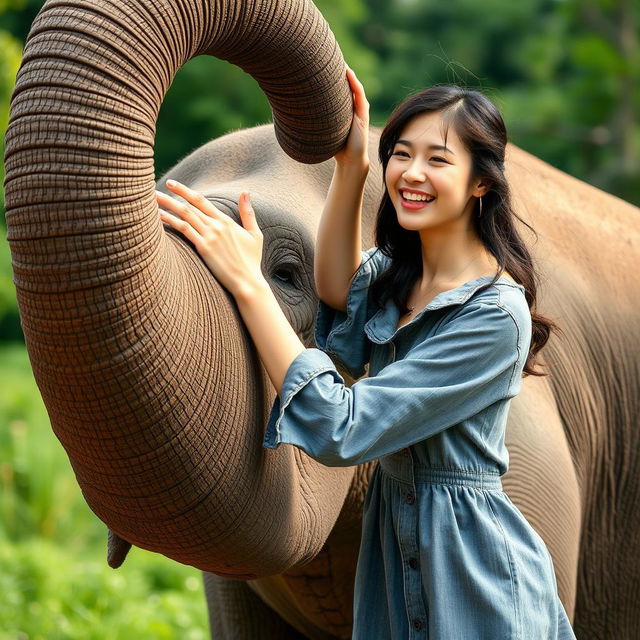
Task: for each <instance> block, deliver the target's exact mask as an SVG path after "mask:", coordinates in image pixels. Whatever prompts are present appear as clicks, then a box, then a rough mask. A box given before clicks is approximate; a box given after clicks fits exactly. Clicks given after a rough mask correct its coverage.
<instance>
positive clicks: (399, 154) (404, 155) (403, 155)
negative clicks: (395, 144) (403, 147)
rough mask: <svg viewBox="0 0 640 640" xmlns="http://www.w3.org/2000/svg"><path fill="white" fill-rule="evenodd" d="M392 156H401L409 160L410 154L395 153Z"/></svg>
mask: <svg viewBox="0 0 640 640" xmlns="http://www.w3.org/2000/svg"><path fill="white" fill-rule="evenodd" d="M391 155H393V156H400V157H403V158H408V157H409V154H408V153H407V152H406V151H394V152H393V153H392V154H391Z"/></svg>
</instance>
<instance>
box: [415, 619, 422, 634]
mask: <svg viewBox="0 0 640 640" xmlns="http://www.w3.org/2000/svg"><path fill="white" fill-rule="evenodd" d="M413 628H414V629H417V630H418V631H420V629H422V622H421V621H420V620H418V619H417V618H416V619H415V620H414V621H413Z"/></svg>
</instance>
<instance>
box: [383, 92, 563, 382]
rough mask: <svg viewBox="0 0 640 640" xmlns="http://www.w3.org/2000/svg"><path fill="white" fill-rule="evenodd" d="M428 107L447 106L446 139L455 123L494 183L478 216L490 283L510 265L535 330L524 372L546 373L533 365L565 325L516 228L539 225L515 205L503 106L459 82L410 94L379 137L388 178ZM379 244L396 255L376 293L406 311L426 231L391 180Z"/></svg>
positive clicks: (477, 169) (475, 172)
mask: <svg viewBox="0 0 640 640" xmlns="http://www.w3.org/2000/svg"><path fill="white" fill-rule="evenodd" d="M429 112H440V113H441V115H442V119H443V122H444V125H445V130H444V139H445V145H446V140H447V133H448V131H449V127H450V126H453V128H454V130H455V132H456V133H457V135H458V137H459V138H460V141H461V142H462V143H463V145H464V146H465V148H466V149H467V150H468V151H469V153H470V154H471V158H472V166H471V178H472V179H482V180H483V181H484V182H485V183H486V184H488V185H490V187H489V190H488V191H487V192H486V194H485V195H483V196H482V215H481V216H479V215H478V207H476V210H475V211H474V214H473V225H474V229H475V231H476V233H477V235H478V237H479V238H480V240H481V241H482V243H483V245H484V246H485V248H486V249H487V250H488V251H490V252H491V254H492V255H493V256H494V257H495V258H496V260H497V262H498V264H499V267H500V268H499V270H498V272H497V273H496V275H495V277H494V278H493V279H492V280H491V282H490V283H489V285H490V284H493V283H494V282H495V281H496V280H497V279H498V278H500V276H501V275H502V273H503V272H504V271H505V270H506V271H508V272H509V273H510V274H511V275H512V276H513V278H514V279H515V280H516V282H518V283H520V284H521V285H522V286H523V287H524V289H525V297H526V300H527V304H528V305H529V310H530V312H531V319H532V336H531V347H530V349H529V355H528V357H527V361H526V363H525V366H524V371H523V375H525V376H526V375H529V374H531V375H536V376H546V375H548V374H547V373H545V372H543V371H537V370H535V369H534V366H536V365H537V364H542V366H544V363H538V362H537V360H536V354H537V353H538V351H540V349H541V348H542V347H543V346H544V345H545V344H546V342H547V340H548V339H549V336H550V333H551V331H552V330H556V331H559V327H558V326H557V325H556V324H555V323H554V322H552V321H551V320H549V319H548V318H545V317H544V316H542V315H540V314H539V313H536V311H535V303H536V290H537V286H536V281H537V280H538V279H539V276H538V274H537V271H536V269H535V267H534V264H533V260H532V259H531V255H530V254H529V251H528V250H527V248H526V246H525V244H524V242H523V241H522V239H521V238H520V235H519V234H518V232H517V230H516V228H515V225H514V218H517V219H518V220H520V222H522V223H523V224H524V225H526V226H527V227H528V228H529V229H531V231H533V233H534V234H535V230H534V229H533V228H532V227H531V226H530V225H528V224H527V223H526V222H525V221H524V220H522V218H520V217H519V216H517V215H516V213H515V212H514V210H513V207H512V204H511V194H510V191H509V185H508V183H507V179H506V177H505V174H504V157H505V147H506V144H507V131H506V127H505V125H504V122H503V120H502V116H501V115H500V111H499V110H498V108H497V107H496V106H495V105H494V104H493V102H491V100H489V98H487V97H486V96H485V95H484V94H483V93H480V92H479V91H475V90H472V89H467V88H464V87H460V86H458V85H436V86H433V87H429V88H428V89H424V90H422V91H420V92H418V93H415V94H413V95H410V96H409V97H408V98H406V99H405V100H404V101H403V102H402V103H401V104H400V105H399V106H398V107H396V109H395V110H394V111H393V113H392V114H391V116H390V118H389V120H388V122H387V124H386V126H385V128H384V130H383V132H382V135H381V137H380V144H379V148H378V154H379V157H380V162H381V163H382V167H383V176H384V175H385V174H386V171H387V165H388V163H389V159H390V157H391V154H392V152H393V148H394V146H395V143H396V141H397V140H398V138H399V137H400V134H401V133H402V131H403V129H404V128H405V126H406V125H407V124H408V123H409V121H410V120H411V119H412V118H414V117H415V116H418V115H421V114H423V113H429ZM383 179H384V178H383ZM536 235H537V234H536ZM376 245H377V246H378V248H379V249H380V250H381V251H382V252H383V253H384V254H385V255H387V256H389V257H390V258H391V265H390V267H389V268H388V269H386V270H385V271H383V272H382V274H381V275H380V276H379V277H378V278H377V279H376V280H375V282H374V283H373V284H372V285H371V294H372V299H373V300H374V301H375V302H376V304H378V305H379V306H381V307H382V306H383V305H384V303H385V302H386V300H388V299H389V297H391V299H392V300H393V301H394V302H395V304H396V305H397V306H398V308H399V309H400V312H401V313H407V312H408V311H409V309H408V307H407V301H408V298H409V294H410V292H411V289H412V287H413V285H414V283H415V282H416V280H417V278H418V277H420V276H421V274H422V251H421V243H420V235H419V233H418V232H417V231H413V230H407V229H404V228H402V227H401V226H400V224H399V223H398V218H397V214H396V211H395V208H394V206H393V204H392V202H391V199H390V197H389V193H388V191H387V189H386V185H385V189H384V195H383V196H382V201H381V202H380V207H379V208H378V215H377V221H376ZM489 285H487V286H489Z"/></svg>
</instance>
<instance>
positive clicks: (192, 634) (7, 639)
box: [0, 539, 209, 640]
mask: <svg viewBox="0 0 640 640" xmlns="http://www.w3.org/2000/svg"><path fill="white" fill-rule="evenodd" d="M160 565H161V567H160ZM0 567H2V571H0V593H2V598H0V640H16V639H19V638H24V639H25V640H26V639H27V638H29V639H31V640H45V639H46V640H128V639H129V638H136V640H164V639H166V640H173V639H174V638H180V639H181V640H182V639H185V640H205V639H206V638H208V637H209V632H208V624H207V620H206V611H205V600H204V593H203V592H204V589H203V585H202V580H201V577H200V576H199V575H198V573H197V572H195V571H194V570H193V569H190V568H189V567H185V566H183V565H179V564H177V563H171V562H169V561H165V562H158V559H157V558H156V557H154V556H153V555H152V554H149V553H145V552H142V551H140V550H135V551H133V552H132V553H131V554H130V557H129V559H128V560H127V564H125V565H124V566H123V567H122V568H121V569H118V570H116V571H114V570H113V569H110V568H109V567H108V566H107V565H106V563H105V562H104V561H101V560H99V559H97V558H96V556H95V555H94V554H91V555H89V554H87V553H86V552H85V553H84V554H78V552H77V551H72V552H70V551H68V550H67V549H65V548H63V547H61V546H59V545H54V544H52V543H51V542H50V541H48V540H46V539H40V540H27V541H24V542H19V543H14V544H9V543H7V542H3V541H0ZM160 568H161V571H160V570H159V569H160ZM158 577H160V579H157V578H158Z"/></svg>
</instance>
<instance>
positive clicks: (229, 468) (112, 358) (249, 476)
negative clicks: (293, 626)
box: [5, 0, 351, 578]
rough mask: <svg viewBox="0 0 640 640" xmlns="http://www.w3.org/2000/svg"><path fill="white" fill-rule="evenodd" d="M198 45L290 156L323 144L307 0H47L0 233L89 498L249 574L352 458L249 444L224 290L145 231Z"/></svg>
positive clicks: (279, 548)
mask: <svg viewBox="0 0 640 640" xmlns="http://www.w3.org/2000/svg"><path fill="white" fill-rule="evenodd" d="M202 53H208V54H214V55H216V56H219V57H223V58H226V59H227V60H229V61H231V62H233V63H235V64H238V65H239V66H241V67H242V68H243V69H245V70H246V71H248V72H249V73H251V74H252V75H254V77H255V78H256V80H257V81H258V82H259V84H260V86H261V87H262V88H263V89H264V91H265V92H266V94H267V97H268V98H269V99H270V102H271V104H272V107H273V111H274V122H275V127H276V131H277V134H278V138H279V141H280V143H281V144H282V145H283V147H284V149H285V150H286V151H287V152H288V153H289V154H290V155H292V156H293V157H295V158H296V159H299V160H303V161H306V162H319V161H321V160H324V159H326V158H327V157H329V156H331V155H332V154H333V153H334V152H335V151H336V150H337V149H338V148H339V147H340V146H341V144H342V143H343V141H344V139H345V137H346V135H347V133H348V129H349V125H350V115H351V97H350V93H349V90H348V87H347V84H346V82H345V80H344V74H343V69H344V61H343V59H342V56H341V54H340V51H339V49H338V47H337V45H336V43H335V40H334V39H333V36H332V34H331V33H330V31H329V30H328V27H327V25H326V23H325V22H324V20H323V19H322V17H321V16H320V15H319V13H318V12H317V10H316V9H315V7H314V6H313V4H312V3H311V2H310V0H309V1H306V0H300V1H296V0H255V1H253V2H233V1H228V2H226V3H225V2H218V1H216V2H211V1H206V0H203V1H200V2H198V1H194V0H183V1H178V0H173V1H169V0H158V1H157V2H153V3H151V2H142V1H138V2H133V1H130V2H124V1H116V0H111V1H110V0H100V2H98V0H93V1H88V0H75V1H74V2H73V3H69V2H67V1H66V0H64V1H62V0H54V1H50V2H47V4H46V5H45V6H44V8H43V9H42V11H41V12H40V13H39V15H38V17H37V18H36V20H35V22H34V24H33V26H32V29H31V32H30V34H29V37H28V40H27V43H26V46H25V51H24V59H23V63H22V66H21V69H20V72H19V74H18V78H17V82H16V87H15V90H14V95H13V98H12V104H11V113H10V124H9V127H8V130H7V137H6V152H5V167H6V181H5V194H6V205H7V226H8V240H9V243H10V248H11V253H12V262H13V271H14V282H15V285H16V290H17V295H18V304H19V308H20V315H21V321H22V327H23V331H24V335H25V340H26V344H27V349H28V352H29V356H30V359H31V364H32V367H33V371H34V376H35V378H36V381H37V384H38V386H39V389H40V392H41V394H42V397H43V399H44V402H45V405H46V407H47V410H48V413H49V417H50V420H51V424H52V426H53V429H54V431H55V433H56V435H57V436H58V438H59V439H60V441H61V442H62V444H63V446H64V447H65V449H66V451H67V453H68V455H69V458H70V460H71V464H72V466H73V468H74V471H75V473H76V477H77V479H78V482H79V484H80V486H81V488H82V491H83V494H84V496H85V499H86V500H87V502H88V504H89V505H90V507H91V508H92V509H93V511H94V512H95V513H96V514H97V515H98V516H99V517H100V518H101V519H102V520H103V521H104V522H105V523H107V524H108V525H109V527H110V528H111V529H113V531H114V532H115V533H117V534H118V536H120V537H122V538H123V539H125V540H127V541H129V542H131V543H133V544H136V545H137V546H140V547H143V548H146V549H150V550H153V551H158V552H161V553H163V554H165V555H167V556H169V557H171V558H174V559H176V560H178V561H180V562H184V563H187V564H192V565H194V566H197V567H199V568H201V569H204V570H208V571H213V572H216V573H219V574H224V575H228V576H234V577H245V578H253V577H257V576H259V575H267V574H270V573H276V572H279V571H281V570H283V569H285V568H287V567H288V566H291V565H293V564H296V563H299V562H303V561H305V560H306V559H309V558H310V557H312V556H313V555H314V554H315V553H316V552H317V550H318V549H319V548H320V547H321V546H322V544H323V542H324V540H325V539H326V536H327V535H328V533H329V531H330V530H331V527H332V526H333V523H334V522H335V519H336V518H337V515H338V512H339V510H340V506H341V498H340V496H344V495H345V494H346V492H347V489H348V484H349V479H350V477H351V474H350V472H349V470H327V469H324V468H321V467H320V466H319V465H315V464H314V463H311V466H310V467H309V463H308V462H307V461H305V473H304V480H303V479H302V478H301V475H302V474H301V473H300V471H299V470H298V469H299V467H300V466H301V465H300V462H301V458H300V457H301V455H302V454H300V453H299V452H295V453H294V452H293V451H292V450H291V449H289V448H282V449H283V451H282V453H281V452H280V451H279V450H278V451H277V452H266V451H264V450H263V449H262V447H261V440H262V429H263V426H264V422H265V419H266V416H267V414H268V409H269V406H270V402H271V399H272V397H273V389H272V388H271V386H270V385H269V384H268V380H267V379H266V376H265V375H264V371H263V370H262V368H261V367H260V363H259V361H258V360H257V358H256V354H255V350H254V348H253V345H252V344H251V343H250V340H249V339H248V337H247V335H246V332H245V331H244V329H243V327H242V323H241V318H240V317H239V315H238V313H237V309H236V308H235V306H234V304H233V301H232V299H231V298H230V296H229V295H228V294H227V292H226V291H224V290H223V289H222V288H221V287H220V286H219V285H218V283H217V282H216V281H215V280H214V279H213V277H212V275H211V273H210V272H209V271H208V270H207V269H206V268H205V266H204V264H203V263H202V261H201V260H200V259H199V257H198V256H197V255H196V254H194V252H193V251H192V250H191V249H189V247H188V246H187V244H186V243H184V242H182V241H181V240H179V239H177V238H176V237H175V236H171V235H167V234H165V233H164V232H163V229H162V225H161V223H160V219H159V216H158V210H157V205H156V202H155V196H154V190H155V183H154V169H153V142H154V135H155V122H156V117H157V114H158V110H159V107H160V104H161V102H162V99H163V97H164V94H165V92H166V91H167V89H168V87H169V86H170V84H171V81H172V79H173V76H174V74H175V73H176V71H177V69H178V68H179V67H180V66H181V65H182V64H184V63H185V62H186V61H188V60H189V59H190V58H192V57H193V56H196V55H199V54H202ZM230 327H231V328H232V330H233V331H235V332H237V335H235V336H230V335H229V330H230ZM232 338H233V339H232ZM237 390H240V391H237ZM234 393H236V394H237V395H236V396H235V397H234ZM309 474H311V481H310V479H309V477H308V476H309ZM305 483H309V484H311V485H312V486H313V487H314V490H313V491H309V489H308V486H307V485H306V484H305ZM247 532H248V533H247Z"/></svg>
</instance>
